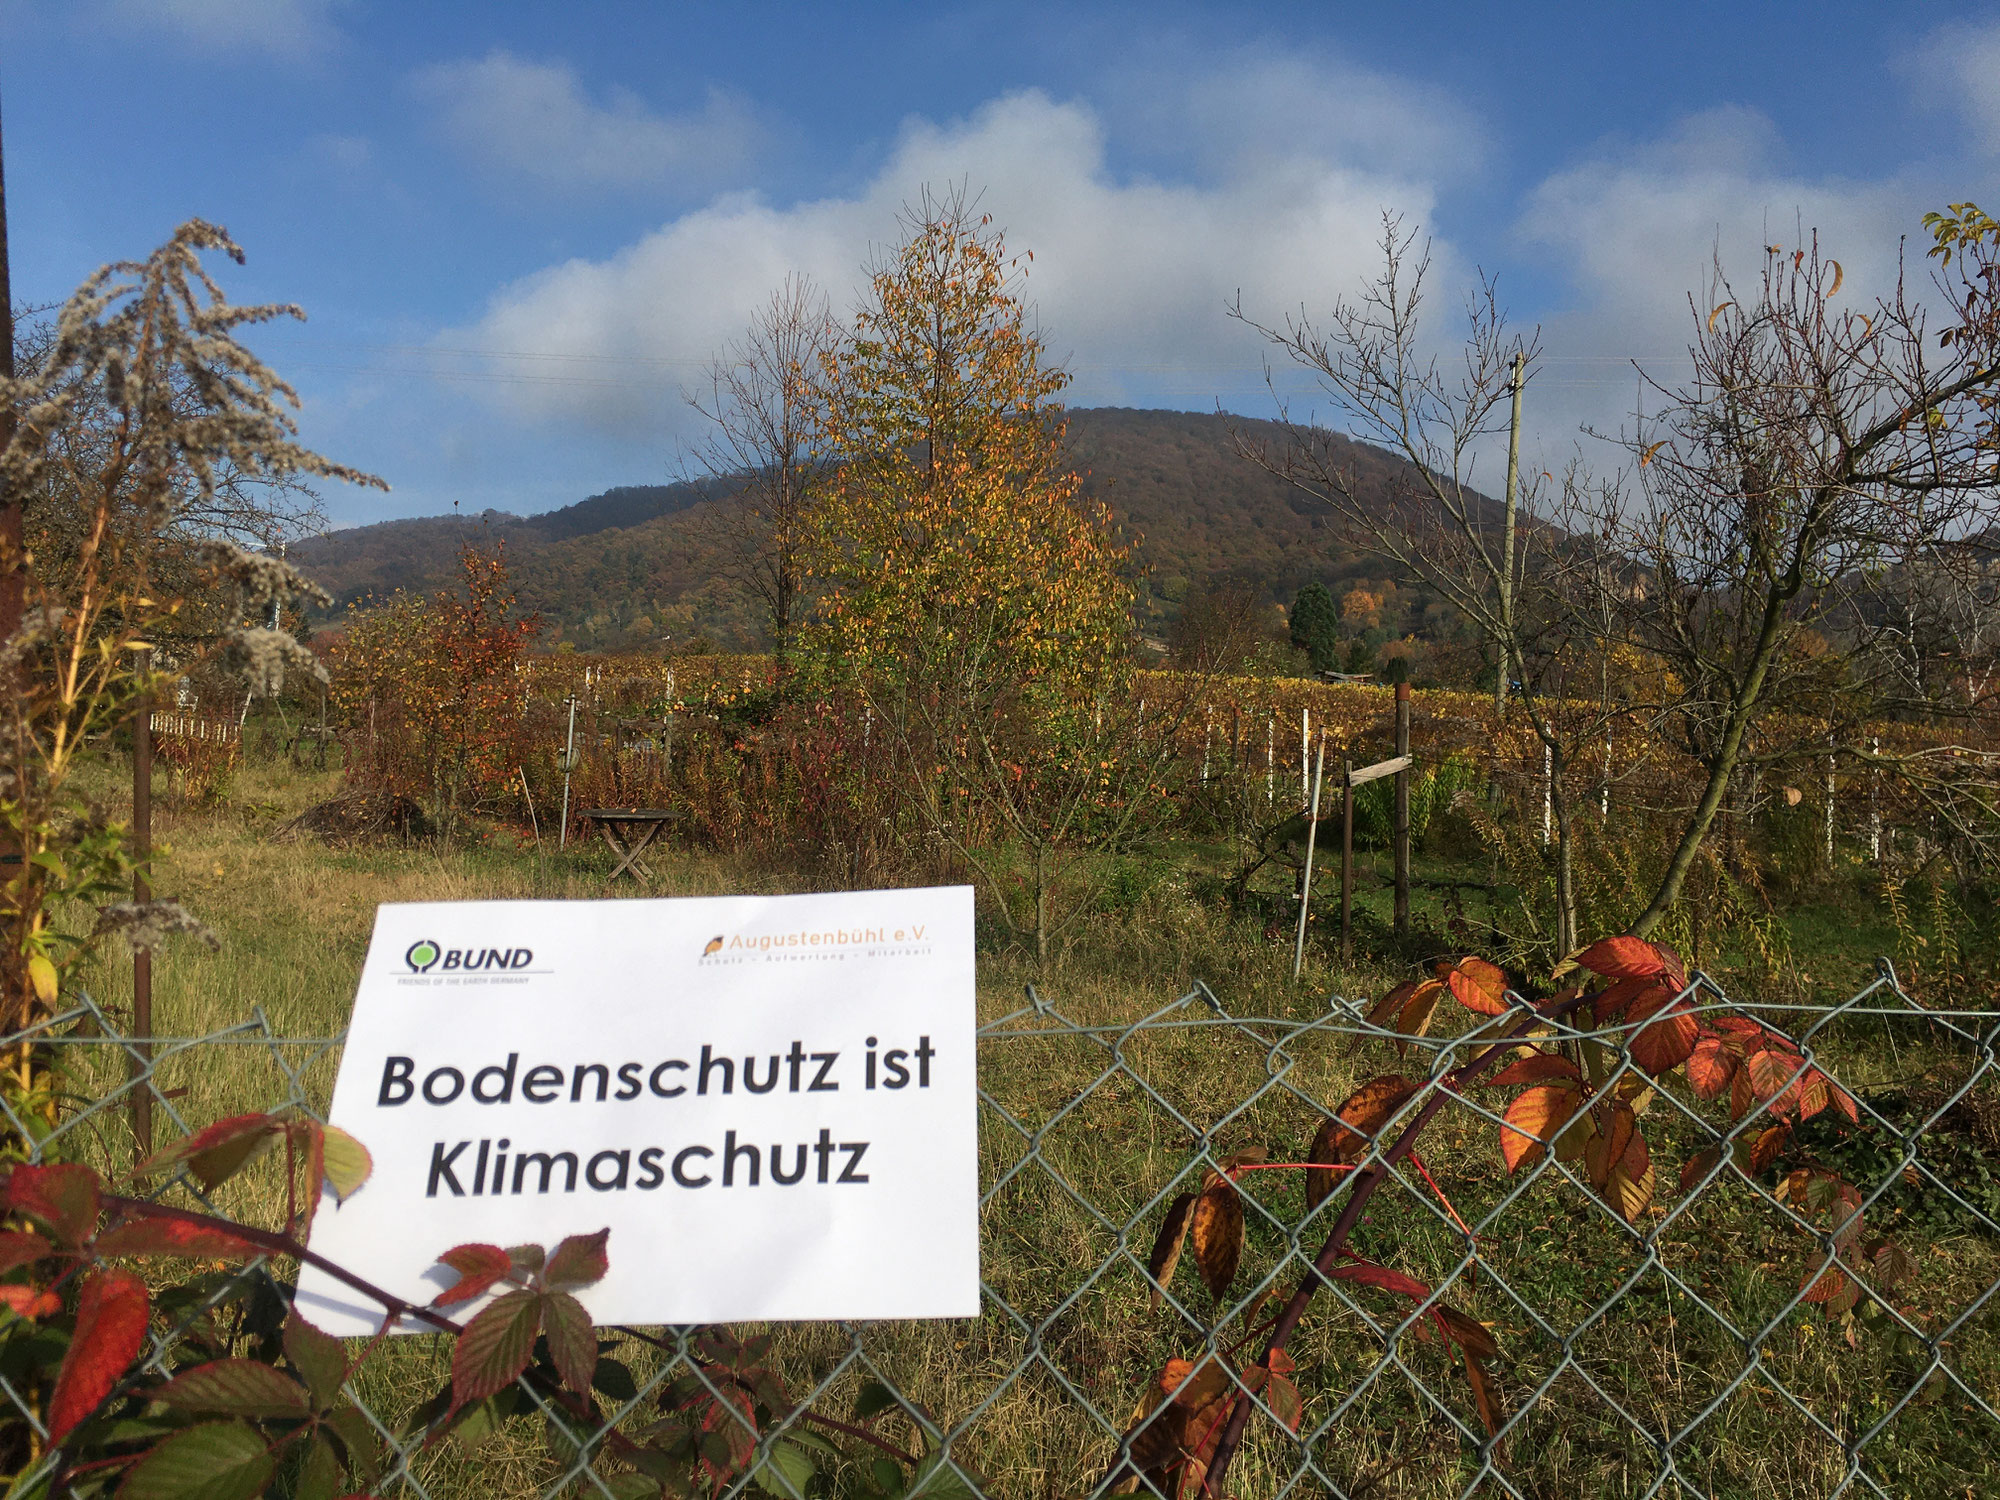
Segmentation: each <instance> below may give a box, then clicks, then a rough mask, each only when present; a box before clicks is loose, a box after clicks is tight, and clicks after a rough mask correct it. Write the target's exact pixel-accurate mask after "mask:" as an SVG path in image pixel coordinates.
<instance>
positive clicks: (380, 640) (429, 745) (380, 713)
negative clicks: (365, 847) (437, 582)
mask: <svg viewBox="0 0 2000 1500" xmlns="http://www.w3.org/2000/svg"><path fill="white" fill-rule="evenodd" d="M459 570H460V582H459V587H458V589H456V590H453V589H441V590H439V591H438V592H437V593H435V594H432V595H430V596H429V597H427V598H415V597H411V596H408V595H405V594H401V593H398V594H397V595H396V596H395V597H394V598H392V599H391V600H389V602H388V603H386V604H383V605H380V606H378V607H375V608H371V609H357V611H356V612H355V614H354V615H353V617H352V619H351V620H350V621H349V623H348V627H347V630H346V633H345V634H344V635H343V636H342V637H341V639H340V641H339V642H338V644H337V645H336V646H335V648H334V651H333V659H334V663H335V670H334V677H333V689H332V696H333V699H334V702H335V703H336V704H337V706H338V707H339V709H340V711H341V714H342V716H343V718H344V719H345V721H346V723H347V724H348V726H349V729H350V730H351V731H352V733H353V736H354V741H355V745H356V753H355V754H354V755H352V756H351V758H350V761H349V765H350V767H351V774H352V775H353V778H354V779H355V780H357V781H359V782H361V783H362V784H363V785H364V786H367V787H369V788H371V789H373V790H379V791H387V792H394V793H399V794H401V795H403V796H409V797H415V798H417V799H418V800H419V801H422V802H423V803H424V804H425V805H426V806H427V807H428V808H429V809H430V811H431V814H432V817H433V818H434V819H435V821H436V822H437V824H438V827H439V829H440V831H442V832H445V833H450V832H452V831H453V830H454V829H455V828H456V826H457V825H458V823H459V821H460V819H461V818H462V817H463V815H464V814H465V813H466V812H468V811H471V810H473V809H475V808H477V807H479V806H480V805H482V804H484V803H487V802H491V801H493V800H495V799H497V798H499V797H502V796H505V795H506V794H507V792H508V789H509V787H510V785H511V783H512V780H513V777H514V775H515V768H516V767H517V766H519V765H520V763H521V745H520V741H521V737H522V712H523V710H524V709H525V707H526V704H527V687H526V682H525V679H524V678H523V676H522V671H521V668H522V662H523V660H524V658H525V656H526V654H527V649H528V644H529V642H531V641H532V640H533V639H534V638H535V636H536V635H537V634H538V633H539V631H540V629H541V625H540V622H539V621H538V620H537V619H535V618H534V617H532V616H530V617H527V618H524V619H516V618H514V617H513V616H514V591H513V589H512V587H511V586H510V584H509V582H508V577H507V560H506V556H505V552H504V550H503V549H502V548H499V547H495V548H494V549H493V550H492V551H491V552H486V551H482V550H481V549H480V548H479V547H477V546H475V545H473V544H471V543H467V544H466V546H465V547H464V548H463V550H462V551H461V552H460V553H459Z"/></svg>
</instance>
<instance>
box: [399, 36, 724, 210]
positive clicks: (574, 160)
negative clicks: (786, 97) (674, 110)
mask: <svg viewBox="0 0 2000 1500" xmlns="http://www.w3.org/2000/svg"><path fill="white" fill-rule="evenodd" d="M413 83H414V86H415V87H416V89H417V91H418V93H419V94H420V95H421V96H422V97H423V98H424V99H425V100H427V101H428V102H429V103H430V104H431V105H432V106H433V107H434V108H435V109H436V111H437V116H438V122H439V125H440V127H441V128H442V129H443V131H444V133H445V135H446V137H447V138H448V139H449V140H450V141H451V142H452V143H453V144H454V145H455V146H456V147H458V149H459V150H460V151H462V152H463V153H464V154H465V155H467V156H468V157H470V158H472V159H473V160H475V161H478V162H480V163H482V164H483V165H485V166H487V167H489V168H491V169H494V170H496V171H499V172H502V173H508V174H515V175H519V176H522V177H526V178H529V179H532V180H534V181H536V182H538V183H540V184H543V185H547V186H555V187H564V188H572V189H580V188H626V189H648V188H653V189H658V188H669V189H673V188H685V187H687V186H688V185H690V184H691V183H692V184H695V185H700V186H707V185H710V184H713V183H715V182H717V181H720V180H725V179H726V178H727V177H728V176H730V175H731V174H733V173H735V172H736V171H738V170H740V169H741V168H742V167H743V166H744V165H745V164H747V163H748V162H749V161H750V160H751V158H752V157H753V156H754V155H755V154H756V151H757V148H758V146H759V145H760V144H761V142H762V139H763V136H764V130H763V127H762V126H761V125H760V123H759V122H758V120H757V117H756V114H755V112H754V111H753V110H752V109H751V108H750V107H749V106H748V105H747V104H746V103H744V102H743V101H742V100H740V99H739V98H737V97H736V96H734V95H732V94H727V93H724V92H722V91H720V90H710V91H709V93H708V95H707V97H706V98H705V99H704V101H703V102H702V104H701V106H700V108H698V109H695V110H692V111H689V112H687V113H684V114H679V115H671V116H666V115H659V114H655V113H654V112H653V111H651V110H650V109H648V108H647V107H646V104H645V103H644V101H642V100H641V99H640V98H638V96H637V95H635V94H632V93H630V92H629V91H627V90H623V89H614V90H612V91H611V92H610V93H609V95H608V96H607V97H606V98H605V99H604V101H603V102H601V103H600V102H597V101H594V100H592V99H591V98H590V97H589V96H588V95H587V94H586V93H585V92H584V89H583V86H582V84H581V83H580V82H579V80H578V79H577V76H576V74H575V72H574V71H573V70H572V69H570V68H569V67H567V66H565V65H563V64H560V63H537V62H528V61H525V60H523V59H521V58H518V57H515V56H513V55H511V54H510V53H507V52H502V51H494V52H490V53H488V54H487V55H486V56H485V57H483V58H481V59H479V60H478V61H476V62H474V61H468V62H453V63H441V64H439V65H437V66H435V67H431V68H426V69H424V70H423V71H422V72H420V73H419V74H417V75H416V77H415V79H414V80H413Z"/></svg>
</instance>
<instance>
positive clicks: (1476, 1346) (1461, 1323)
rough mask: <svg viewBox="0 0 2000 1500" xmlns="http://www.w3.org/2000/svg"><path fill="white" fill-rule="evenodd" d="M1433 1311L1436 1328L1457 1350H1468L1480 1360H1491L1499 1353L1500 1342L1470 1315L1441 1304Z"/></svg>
mask: <svg viewBox="0 0 2000 1500" xmlns="http://www.w3.org/2000/svg"><path fill="white" fill-rule="evenodd" d="M1433 1311H1435V1312H1436V1313H1437V1317H1438V1326H1439V1327H1441V1328H1442V1329H1444V1331H1445V1333H1446V1334H1447V1335H1448V1336H1449V1337H1450V1339H1451V1341H1452V1342H1453V1343H1455V1344H1457V1345H1458V1347H1459V1348H1461V1349H1466V1350H1470V1351H1471V1352H1472V1353H1473V1354H1476V1355H1477V1356H1478V1357H1479V1358H1481V1359H1491V1358H1493V1357H1494V1356H1495V1355H1496V1354H1498V1353H1499V1352H1500V1341H1499V1340H1498V1339H1496V1338H1494V1337H1493V1330H1492V1329H1490V1328H1488V1327H1487V1326H1486V1325H1485V1324H1484V1323H1482V1322H1480V1321H1479V1320H1478V1319H1477V1318H1475V1317H1473V1316H1472V1315H1471V1314H1470V1313H1462V1312H1460V1311H1459V1310H1458V1309H1457V1308H1455V1307H1449V1306H1447V1305H1446V1304H1444V1303H1442V1302H1440V1303H1439V1304H1438V1305H1437V1306H1436V1307H1435V1308H1434V1309H1433Z"/></svg>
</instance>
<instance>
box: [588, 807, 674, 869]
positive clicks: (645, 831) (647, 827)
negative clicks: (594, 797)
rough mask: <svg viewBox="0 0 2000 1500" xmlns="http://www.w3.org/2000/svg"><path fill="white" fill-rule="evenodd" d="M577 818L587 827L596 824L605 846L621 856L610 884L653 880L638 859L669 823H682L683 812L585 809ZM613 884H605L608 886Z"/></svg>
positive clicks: (653, 809)
mask: <svg viewBox="0 0 2000 1500" xmlns="http://www.w3.org/2000/svg"><path fill="white" fill-rule="evenodd" d="M577 816H579V817H580V818H582V819H583V820H584V821H585V822H587V823H595V824H596V825H597V831H598V832H599V833H601V834H603V835H604V842H605V843H607V844H609V845H610V846H611V852H612V853H613V854H615V855H617V856H618V866H617V868H616V869H614V870H613V871H612V872H611V880H616V879H617V878H618V877H619V876H620V875H624V874H628V873H629V874H630V875H631V876H632V878H633V879H634V880H637V879H638V878H639V877H640V876H642V875H643V876H645V877H646V879H648V880H651V879H652V878H653V872H652V871H651V870H649V869H647V868H646V867H645V866H644V865H642V864H640V863H639V856H640V855H642V854H644V853H645V852H646V850H647V848H648V847H649V846H650V845H651V844H652V842H653V840H654V839H656V838H658V837H659V836H660V834H661V833H662V832H663V831H664V830H665V829H666V826H667V825H668V824H669V823H677V822H679V821H680V819H681V810H680V809H679V808H677V807H586V808H584V809H583V810H582V811H581V812H579V813H578V814H577ZM610 883H611V881H606V882H605V884H607V885H609V884H610Z"/></svg>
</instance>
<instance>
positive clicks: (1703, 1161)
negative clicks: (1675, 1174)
mask: <svg viewBox="0 0 2000 1500" xmlns="http://www.w3.org/2000/svg"><path fill="white" fill-rule="evenodd" d="M1720 1160H1722V1148H1721V1147H1720V1146H1710V1147H1709V1148H1708V1149H1707V1150H1706V1151H1697V1152H1696V1153H1695V1154H1694V1155H1693V1156H1690V1157H1689V1158H1688V1159H1687V1161H1686V1162H1685V1163H1683V1164H1682V1166H1681V1191H1682V1192H1684V1193H1685V1192H1687V1191H1688V1190H1689V1189H1690V1188H1692V1187H1693V1186H1694V1185H1695V1184H1696V1183H1698V1182H1700V1181H1701V1180H1702V1179H1703V1178H1705V1177H1706V1176H1708V1174H1709V1172H1710V1171H1711V1170H1712V1169H1713V1168H1714V1166H1715V1164H1716V1163H1717V1162H1718V1161H1720Z"/></svg>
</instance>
